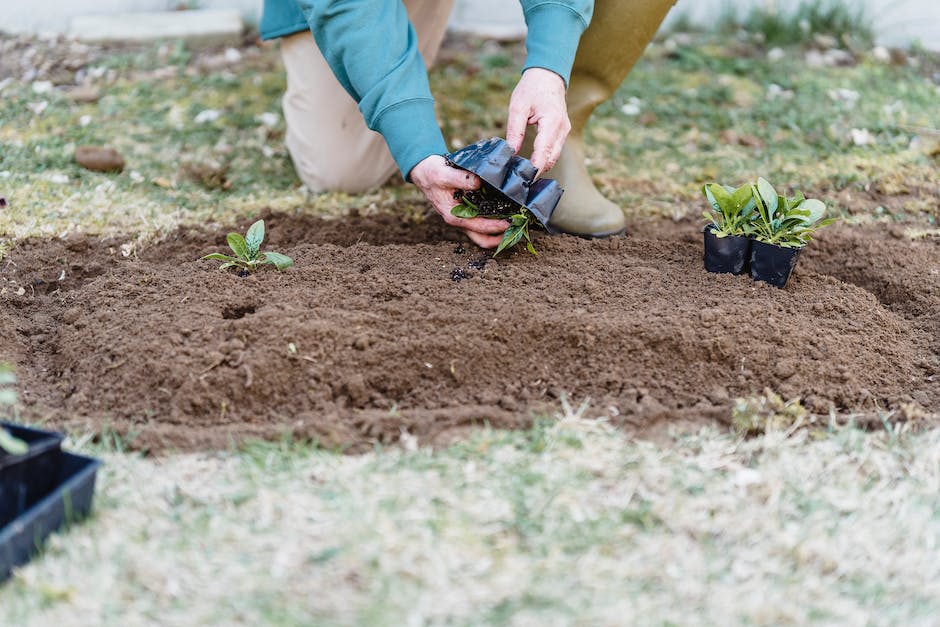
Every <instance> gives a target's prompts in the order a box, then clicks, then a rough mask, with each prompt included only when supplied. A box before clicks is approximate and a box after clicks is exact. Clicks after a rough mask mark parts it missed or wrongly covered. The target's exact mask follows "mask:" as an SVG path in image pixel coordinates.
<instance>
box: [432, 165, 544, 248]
mask: <svg viewBox="0 0 940 627" xmlns="http://www.w3.org/2000/svg"><path fill="white" fill-rule="evenodd" d="M454 198H455V200H459V201H460V204H458V205H457V206H456V207H454V208H453V209H451V210H450V212H451V213H452V214H453V215H455V216H457V217H458V218H476V217H477V216H484V217H487V218H494V219H499V220H509V228H508V229H506V231H505V232H504V233H503V239H502V240H500V242H499V246H497V247H496V252H495V253H493V256H494V257H495V256H496V255H498V254H499V253H501V252H503V251H504V250H506V249H507V248H512V247H513V246H515V245H516V244H518V243H519V242H521V241H522V240H525V243H526V250H528V251H529V252H530V253H532V254H533V255H537V254H538V253H537V252H535V246H533V245H532V237H531V236H530V235H529V227H531V226H533V225H535V226H537V227H538V226H541V224H540V223H539V221H538V220H537V219H536V217H535V216H534V215H532V213H531V212H530V211H529V210H528V208H526V207H525V206H523V205H518V204H516V203H514V202H512V201H511V200H509V199H508V198H505V197H504V196H502V195H501V194H499V193H497V192H496V191H495V190H494V189H493V188H492V186H490V185H489V184H487V183H484V184H483V186H482V187H481V188H480V189H479V190H473V191H468V192H457V193H456V194H455V195H454Z"/></svg>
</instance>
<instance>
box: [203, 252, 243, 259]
mask: <svg viewBox="0 0 940 627" xmlns="http://www.w3.org/2000/svg"><path fill="white" fill-rule="evenodd" d="M207 259H208V260H212V261H239V260H238V259H237V258H236V257H231V256H229V255H223V254H222V253H209V254H208V255H206V256H205V257H200V258H199V261H205V260H207Z"/></svg>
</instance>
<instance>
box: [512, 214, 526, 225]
mask: <svg viewBox="0 0 940 627" xmlns="http://www.w3.org/2000/svg"><path fill="white" fill-rule="evenodd" d="M509 222H510V224H512V225H513V226H527V225H528V224H529V216H528V215H526V214H524V213H517V214H516V215H514V216H512V217H510V218H509Z"/></svg>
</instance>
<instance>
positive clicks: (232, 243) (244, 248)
mask: <svg viewBox="0 0 940 627" xmlns="http://www.w3.org/2000/svg"><path fill="white" fill-rule="evenodd" d="M225 239H226V240H227V241H228V245H229V248H231V249H232V252H234V253H235V256H236V257H238V258H239V259H244V260H245V261H248V260H249V259H251V258H252V257H253V255H249V254H248V244H247V242H245V238H244V237H242V236H241V235H240V234H238V233H229V234H228V237H226V238H225Z"/></svg>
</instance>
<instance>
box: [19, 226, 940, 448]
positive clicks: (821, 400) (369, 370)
mask: <svg viewBox="0 0 940 627" xmlns="http://www.w3.org/2000/svg"><path fill="white" fill-rule="evenodd" d="M264 217H265V219H266V223H267V227H268V233H269V236H270V240H269V242H267V245H268V246H269V247H270V249H272V250H277V251H279V252H282V253H285V254H288V255H290V256H291V257H293V259H294V261H295V264H296V265H295V266H294V267H292V268H290V269H288V270H286V271H284V272H282V273H278V272H276V271H274V270H273V269H267V270H263V271H259V272H257V273H254V274H252V275H250V276H247V277H239V276H237V275H236V274H234V273H226V272H220V271H219V270H218V269H217V265H218V264H217V263H213V262H209V261H197V259H198V258H199V257H200V256H202V255H204V254H206V253H208V252H213V251H220V252H221V251H223V250H224V248H225V233H227V232H228V231H230V230H240V231H241V232H244V230H245V227H246V226H247V224H248V223H249V222H250V221H246V223H245V224H239V225H232V228H225V229H219V230H214V229H206V230H195V229H184V230H181V231H178V232H177V233H175V234H173V235H171V236H170V237H168V238H166V239H165V240H163V241H162V242H159V243H156V244H153V245H150V246H148V247H146V248H145V249H143V250H141V251H139V252H138V253H136V254H132V255H130V256H128V257H125V256H123V255H122V253H121V244H122V243H123V242H126V241H127V239H126V238H124V239H121V238H95V237H88V236H81V235H79V236H70V237H68V238H66V239H51V240H50V239H46V240H38V239H33V240H27V241H24V242H21V243H20V244H19V245H18V246H17V247H16V248H15V249H14V250H13V252H12V253H11V254H10V255H9V256H8V257H7V258H6V259H4V260H3V262H2V263H0V291H2V296H0V329H2V334H0V360H9V361H12V362H14V363H15V364H16V366H17V370H18V375H19V379H20V384H21V390H20V391H21V396H22V398H23V401H24V405H25V406H24V410H25V411H24V413H25V417H26V418H27V419H29V418H32V419H50V420H51V424H52V425H55V426H59V427H66V428H72V429H79V430H84V429H92V430H95V431H101V432H106V431H116V432H117V433H119V434H121V435H122V436H124V437H125V438H126V439H127V440H128V441H129V442H130V443H131V445H132V446H134V447H137V448H141V449H147V450H151V451H160V450H166V449H198V448H219V447H227V446H230V445H232V444H233V443H237V442H240V441H243V440H245V439H246V438H251V437H264V438H278V437H282V436H283V435H284V434H285V433H288V432H289V433H292V434H293V435H294V436H296V437H304V438H316V439H318V440H319V441H320V442H322V443H323V444H325V445H328V446H335V447H340V448H344V449H346V450H352V451H356V450H362V449H363V448H365V447H368V446H371V445H372V444H373V443H374V442H376V441H378V442H384V443H388V442H393V441H396V440H398V439H399V438H400V437H401V435H402V433H403V432H408V433H410V434H412V435H415V436H417V437H418V438H419V440H422V441H430V442H434V441H440V440H441V439H442V438H447V437H449V436H450V435H452V434H453V433H455V432H456V431H459V430H460V429H462V428H464V427H466V426H468V425H481V424H485V423H488V424H490V425H492V426H494V427H509V428H512V427H520V426H525V425H528V424H529V423H530V422H531V420H532V418H533V416H538V415H540V413H543V412H545V411H547V410H548V409H549V408H551V407H554V406H557V403H558V399H559V397H560V396H561V395H562V394H566V395H567V396H568V397H569V398H571V399H573V401H575V402H580V401H582V400H584V399H587V398H589V399H590V401H591V404H592V407H593V408H594V410H595V412H598V413H606V414H607V415H608V416H610V418H611V420H612V421H613V422H615V423H617V424H620V425H623V426H624V427H625V428H628V429H631V430H636V431H637V432H639V433H641V434H642V433H643V432H644V431H646V430H648V429H652V428H659V427H662V426H663V425H664V424H671V423H672V422H681V423H683V424H686V425H688V424H689V423H691V424H692V425H693V426H694V425H695V424H697V423H702V424H705V423H708V422H713V421H719V422H724V421H727V420H728V419H729V417H730V415H731V408H732V405H733V402H734V399H735V398H736V397H741V396H747V395H750V394H754V393H761V392H762V391H763V390H764V389H765V388H766V389H770V390H772V391H774V392H776V393H779V394H780V395H781V396H783V397H784V398H786V399H789V398H796V397H799V398H801V399H802V401H803V403H804V404H805V405H806V407H807V408H808V409H809V410H810V411H811V412H813V413H815V414H817V415H824V414H830V413H835V414H838V415H842V416H846V415H851V414H854V415H858V416H860V417H868V419H872V418H874V419H877V418H878V417H879V416H884V415H886V414H887V413H888V412H891V411H892V410H898V409H900V408H903V410H904V412H906V413H907V414H910V413H911V412H913V413H918V414H919V413H922V412H925V413H926V414H928V415H937V414H940V381H938V378H940V241H938V240H936V239H932V240H931V239H921V240H916V241H911V240H909V239H905V238H899V237H895V236H892V234H891V233H890V232H886V231H885V230H884V229H882V228H877V227H847V226H836V227H831V228H830V229H828V232H825V233H822V234H820V236H819V239H818V241H817V242H816V243H814V245H813V246H812V247H811V248H810V250H809V251H808V252H807V253H806V255H805V256H804V258H803V260H802V261H801V263H800V266H799V268H798V269H797V271H796V273H795V275H794V277H793V278H792V279H791V281H790V283H789V284H788V286H787V288H786V289H785V290H779V289H776V288H773V287H771V286H768V285H764V284H761V283H755V282H754V281H751V280H750V279H748V278H746V277H733V276H730V275H713V274H708V273H706V272H705V270H704V269H703V268H702V259H701V256H702V252H701V232H700V225H698V224H696V223H692V222H689V223H673V222H669V221H658V222H651V223H645V224H639V225H633V230H632V232H631V235H630V236H628V237H620V238H613V239H608V240H597V241H586V240H582V239H578V238H574V237H564V236H558V237H547V236H543V237H540V238H538V241H537V249H538V251H539V255H538V257H535V256H532V255H529V254H527V253H522V252H520V253H514V254H511V255H501V256H500V257H498V258H497V259H495V260H493V259H489V258H488V256H487V255H486V254H484V253H483V252H482V251H480V250H478V249H476V248H474V247H472V246H470V245H469V244H461V243H460V242H461V241H462V236H461V235H460V234H459V233H458V232H452V231H450V230H449V229H446V228H445V227H444V226H443V225H442V224H439V223H438V221H436V220H434V219H428V220H427V221H418V222H416V223H413V222H411V221H409V220H407V219H405V218H401V217H394V216H390V215H374V216H359V215H353V216H350V217H347V218H342V219H334V220H325V219H321V218H314V217H303V216H301V217H296V216H286V215H282V214H268V215H265V216H264ZM457 269H459V270H461V272H459V273H456V272H455V270H457ZM455 279H459V280H455Z"/></svg>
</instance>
